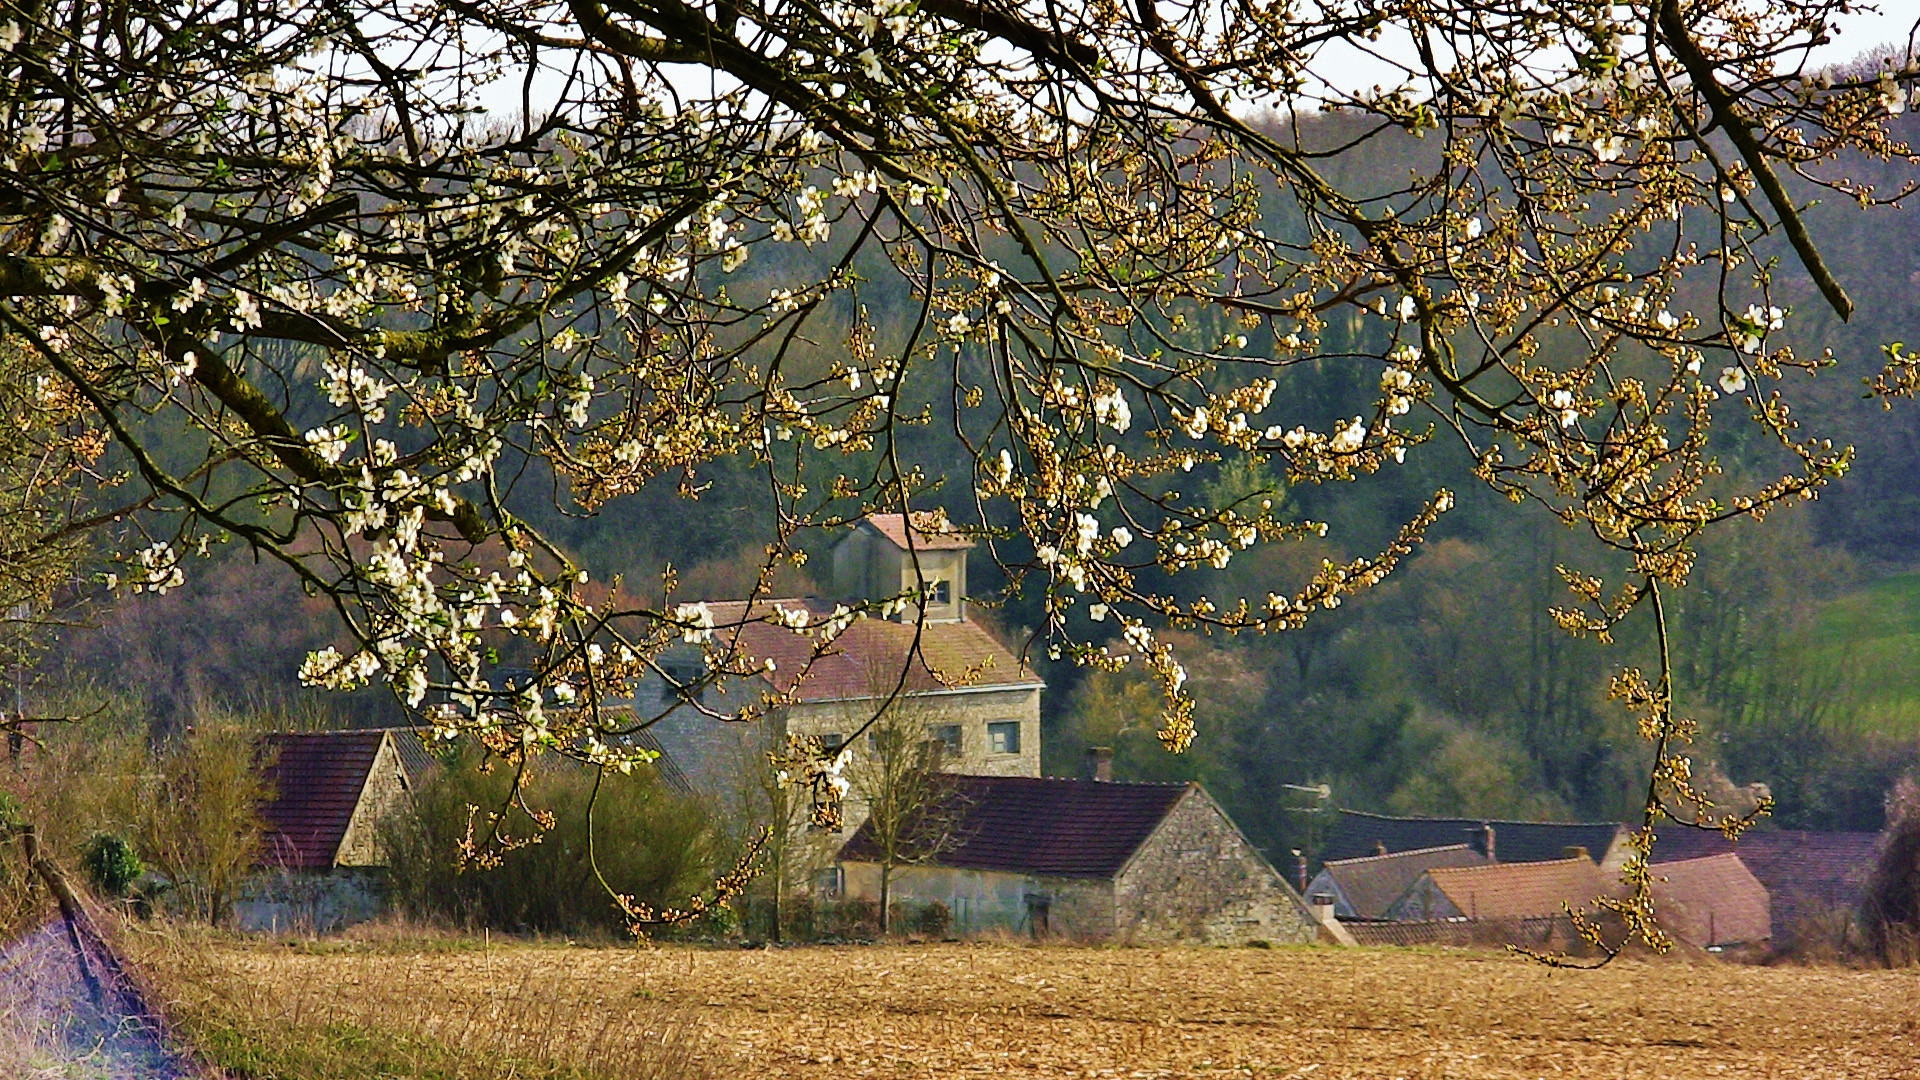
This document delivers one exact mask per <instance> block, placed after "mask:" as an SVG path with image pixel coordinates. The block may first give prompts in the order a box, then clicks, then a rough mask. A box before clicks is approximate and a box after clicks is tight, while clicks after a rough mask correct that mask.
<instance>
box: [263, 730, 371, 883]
mask: <svg viewBox="0 0 1920 1080" xmlns="http://www.w3.org/2000/svg"><path fill="white" fill-rule="evenodd" d="M386 737H387V733H386V732H385V731H382V730H367V731H316V732H303V733H299V734H280V735H271V736H268V738H267V745H268V747H270V748H271V749H272V750H274V751H275V752H276V755H277V756H276V759H275V761H274V763H273V765H272V767H271V768H269V769H268V770H267V773H266V779H267V781H268V782H269V783H270V784H272V786H273V789H274V796H273V799H272V800H271V801H269V802H268V803H266V804H265V805H263V806H262V807H261V808H260V816H261V817H263V818H265V819H266V822H267V846H266V851H265V854H263V855H262V857H261V862H262V863H263V864H265V865H267V866H273V867H284V868H286V869H290V870H326V869H330V868H332V866H333V864H334V860H335V858H336V857H338V855H339V853H340V842H341V841H342V840H344V839H346V836H347V826H348V825H349V824H350V823H352V821H353V811H354V809H355V808H356V807H357V806H359V805H360V794H361V792H362V791H363V790H364V789H365V788H366V785H367V774H368V772H370V771H371V770H372V768H373V761H374V758H375V756H377V755H378V754H379V752H380V743H381V741H382V740H384V739H385V738H386Z"/></svg>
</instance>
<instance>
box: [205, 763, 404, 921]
mask: <svg viewBox="0 0 1920 1080" xmlns="http://www.w3.org/2000/svg"><path fill="white" fill-rule="evenodd" d="M266 750H267V751H268V753H269V754H270V757H271V762H272V763H271V764H270V765H269V766H268V768H267V773H266V780H267V782H268V784H269V785H270V786H271V788H272V795H271V797H270V798H269V799H268V801H267V802H266V803H265V804H264V805H262V806H261V808H260V816H261V817H262V818H263V819H265V821H266V824H267V833H266V843H265V845H264V848H263V850H262V852H261V855H260V860H259V867H260V869H259V871H258V872H257V873H255V874H254V876H253V877H252V879H250V881H249V882H248V885H247V888H246V890H245V895H244V896H243V898H242V900H241V901H240V902H239V903H238V904H236V905H235V907H234V912H235V917H236V918H237V919H238V920H239V922H240V924H241V925H242V926H243V927H246V928H248V929H281V928H287V927H291V926H296V925H297V926H304V927H313V928H316V929H324V928H328V927H333V926H340V925H344V924H346V923H351V922H358V921H362V920H365V919H369V918H372V917H373V916H374V915H375V914H377V913H378V908H379V893H380V888H379V886H380V873H379V872H380V870H381V869H382V868H383V867H384V866H385V864H386V859H385V855H384V853H383V852H382V851H381V850H380V824H381V821H382V819H383V818H385V817H386V816H387V815H388V814H390V813H392V812H393V811H394V810H396V809H398V808H399V807H400V805H401V804H402V803H403V802H404V801H405V800H406V799H407V798H408V797H409V795H410V793H411V792H412V791H414V790H415V789H417V788H418V787H419V785H420V783H421V782H422V780H423V779H424V778H425V776H426V774H427V773H428V772H429V771H430V770H431V769H432V768H433V767H434V760H433V757H432V755H431V754H429V753H427V750H426V746H425V744H424V743H423V742H422V740H421V738H420V735H419V733H418V732H417V731H414V730H412V729H408V728H385V729H366V730H356V731H316V732H300V733H287V734H277V735H272V736H269V737H268V739H267V743H266Z"/></svg>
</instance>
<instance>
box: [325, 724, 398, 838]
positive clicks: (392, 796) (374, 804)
mask: <svg viewBox="0 0 1920 1080" xmlns="http://www.w3.org/2000/svg"><path fill="white" fill-rule="evenodd" d="M393 739H394V736H393V733H392V732H388V733H387V735H386V737H385V738H383V739H381V740H380V749H379V751H377V752H376V753H375V754H374V757H373V765H372V767H370V768H369V769H368V770H367V782H366V786H365V787H363V788H362V789H361V791H360V802H359V804H358V805H357V806H355V807H354V808H353V817H352V818H351V819H350V820H349V821H348V822H347V832H346V835H345V836H342V837H341V838H340V851H339V853H338V854H337V855H335V856H334V861H335V862H336V863H338V864H339V865H341V866H385V865H386V863H387V856H386V852H384V851H382V850H381V847H380V826H381V823H382V822H384V821H385V820H386V819H387V818H388V817H389V816H391V815H392V814H394V813H395V812H397V811H398V810H400V809H401V808H402V807H403V806H404V805H405V803H406V801H407V800H408V799H409V798H411V795H410V793H409V791H408V787H407V771H406V769H405V768H404V767H402V765H401V764H400V752H399V751H398V750H397V749H395V748H394V745H393Z"/></svg>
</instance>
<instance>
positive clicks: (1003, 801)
mask: <svg viewBox="0 0 1920 1080" xmlns="http://www.w3.org/2000/svg"><path fill="white" fill-rule="evenodd" d="M952 780H953V783H954V789H955V794H956V797H957V798H958V799H959V800H961V801H960V808H959V814H960V818H961V822H960V826H959V829H958V830H957V833H956V835H957V836H958V837H959V838H960V839H959V842H958V843H957V844H956V845H955V846H954V847H953V848H952V849H951V850H948V851H946V852H943V853H942V854H941V855H940V856H939V857H938V858H937V859H935V860H934V863H935V864H936V865H939V866H951V867H956V868H959V869H964V870H998V871H1003V872H1006V873H1013V874H1034V875H1039V876H1045V877H1087V878H1111V877H1114V876H1116V875H1117V874H1119V873H1120V871H1121V869H1122V868H1123V867H1125V866H1126V864H1127V860H1128V859H1131V858H1132V857H1133V853H1134V852H1136V851H1138V850H1139V849H1140V845H1141V844H1143V843H1145V842H1146V840H1147V838H1148V837H1149V836H1152V835H1153V832H1154V830H1155V829H1158V828H1159V827H1160V822H1161V821H1162V820H1164V819H1165V818H1166V816H1167V814H1168V812H1170V811H1171V810H1172V809H1173V807H1174V805H1175V804H1177V803H1178V802H1179V801H1180V800H1181V799H1182V798H1183V797H1184V796H1185V795H1186V794H1187V792H1188V791H1190V790H1193V789H1194V788H1193V785H1191V784H1128V783H1116V782H1111V781H1102V780H1069V779H1062V778H1058V777H1036V776H955V777H953V778H952ZM840 858H841V859H842V860H844V861H847V862H873V861H876V860H877V859H878V858H879V852H878V851H877V850H876V849H875V848H874V846H873V831H872V826H871V824H868V825H862V826H861V827H860V830H859V831H858V832H856V833H854V834H853V838H852V839H851V840H848V841H847V843H846V846H845V847H843V848H841V849H840Z"/></svg>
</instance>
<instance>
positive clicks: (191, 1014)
mask: <svg viewBox="0 0 1920 1080" xmlns="http://www.w3.org/2000/svg"><path fill="white" fill-rule="evenodd" d="M465 940H466V941H467V942H471V941H472V939H470V938H469V939H465ZM440 945H446V946H448V947H447V948H441V947H439V946H440ZM209 946H217V947H209ZM137 948H138V949H139V952H140V961H141V963H142V965H143V967H144V968H145V969H146V970H147V971H148V972H149V973H150V974H151V975H152V976H153V978H154V979H155V981H156V983H157V985H158V986H159V987H160V988H161V992H162V993H163V994H164V996H165V997H166V999H167V1004H166V1008H167V1011H168V1013H169V1015H170V1016H171V1017H172V1019H173V1020H174V1022H175V1023H177V1024H178V1025H179V1027H180V1029H181V1031H182V1032H183V1034H185V1035H186V1036H187V1038H188V1039H189V1040H190V1041H191V1042H192V1043H193V1044H194V1045H195V1046H196V1047H197V1048H198V1049H199V1050H200V1051H201V1052H202V1053H203V1054H204V1055H205V1056H206V1057H207V1059H208V1060H209V1061H210V1062H212V1063H213V1064H215V1065H217V1066H219V1067H221V1068H224V1069H227V1070H228V1071H229V1072H231V1073H233V1074H235V1075H238V1076H243V1077H272V1078H274V1080H333V1078H335V1077H348V1076H353V1077H359V1076H393V1077H405V1078H409V1080H411V1078H413V1077H432V1078H434V1080H710V1078H716V1077H719V1076H722V1075H726V1072H725V1070H723V1069H722V1068H720V1062H719V1060H718V1058H717V1057H716V1051H715V1050H714V1048H713V1047H711V1046H710V1045H709V1044H708V1042H707V1040H706V1039H705V1037H704V1036H703V1035H702V1033H701V1032H700V1031H699V1029H698V1028H697V1027H695V1025H694V1024H693V1023H692V1022H691V1019H690V1017H689V1016H688V1015H687V1014H686V1013H684V1012H682V1011H680V1010H678V1009H675V1008H673V1007H669V1006H665V1005H662V1004H659V1003H657V1002H654V1001H651V1000H647V999H644V998H637V997H632V996H624V997H623V996H620V995H618V994H614V993H610V992H609V991H608V990H607V989H606V988H605V987H604V986H603V985H601V984H598V983H596V982H592V981H585V980H581V979H579V978H577V977H570V976H569V974H568V972H567V971H566V970H565V969H564V968H562V967H559V966H553V967H542V966H539V965H534V966H532V967H529V966H527V965H524V964H516V965H506V964H502V965H498V966H497V967H496V966H494V965H492V964H490V957H489V951H488V949H487V948H486V947H485V946H482V947H480V948H469V947H465V946H464V945H462V944H461V943H460V942H458V941H457V940H456V939H446V940H445V941H439V942H436V941H425V940H417V941H408V942H402V941H399V940H395V941H382V940H378V939H375V940H368V941H363V942H358V943H353V942H339V943H333V944H332V945H330V946H329V947H328V948H326V949H325V951H326V952H327V953H328V956H327V958H326V964H327V967H328V971H329V977H328V978H326V979H324V980H316V979H311V978H304V977H302V976H301V974H300V971H301V969H300V968H297V967H296V968H289V967H287V966H286V965H285V964H283V963H279V962H277V961H278V960H279V959H280V955H283V954H285V953H286V952H287V951H289V950H288V946H286V945H269V944H258V943H248V942H243V941H241V940H239V939H232V938H224V937H217V936H211V935H208V934H206V933H204V932H199V931H196V932H191V933H175V932H168V933H165V934H154V935H146V936H144V940H143V942H142V944H140V945H139V946H137ZM449 952H457V953H459V954H460V955H459V957H458V965H459V968H460V969H461V972H462V977H461V978H459V979H450V978H448V977H447V974H448V973H447V962H448V959H449V957H448V953H449ZM556 953H558V950H556Z"/></svg>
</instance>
